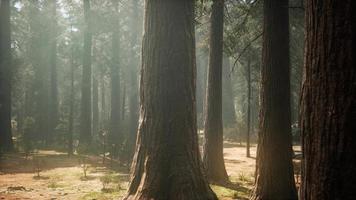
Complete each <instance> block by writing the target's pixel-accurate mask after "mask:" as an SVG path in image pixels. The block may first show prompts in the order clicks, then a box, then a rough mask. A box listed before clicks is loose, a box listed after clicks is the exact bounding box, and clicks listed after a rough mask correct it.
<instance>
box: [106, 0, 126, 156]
mask: <svg viewBox="0 0 356 200" xmlns="http://www.w3.org/2000/svg"><path fill="white" fill-rule="evenodd" d="M116 3H117V2H116ZM114 6H115V7H116V10H117V9H118V8H117V7H118V5H117V4H115V5H114ZM114 23H115V26H114V30H113V33H112V66H111V73H110V76H111V112H110V113H111V115H110V134H109V142H110V145H114V147H112V148H114V149H115V155H114V156H117V155H116V153H118V152H117V151H116V150H118V149H119V146H120V145H121V144H122V139H123V137H122V135H121V134H122V132H121V130H120V127H121V120H120V115H121V112H120V107H121V104H120V102H121V99H120V89H121V87H120V59H119V25H118V23H119V22H118V20H117V19H114Z"/></svg>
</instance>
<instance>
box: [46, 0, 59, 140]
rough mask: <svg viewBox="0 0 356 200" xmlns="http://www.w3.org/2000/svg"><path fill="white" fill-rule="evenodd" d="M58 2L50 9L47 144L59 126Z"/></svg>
mask: <svg viewBox="0 0 356 200" xmlns="http://www.w3.org/2000/svg"><path fill="white" fill-rule="evenodd" d="M56 3H57V1H56V0H53V1H51V3H50V9H51V13H52V19H51V25H52V27H51V30H50V31H51V33H50V38H49V40H50V41H49V45H50V47H49V48H50V61H49V64H50V85H51V86H50V97H49V121H50V124H49V132H48V135H47V141H46V142H47V144H50V143H51V142H53V136H54V133H55V129H56V127H57V124H58V120H59V114H58V87H57V32H56V29H57V20H56V15H57V14H56V12H57V11H56V9H57V6H56Z"/></svg>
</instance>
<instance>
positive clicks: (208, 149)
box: [203, 0, 228, 182]
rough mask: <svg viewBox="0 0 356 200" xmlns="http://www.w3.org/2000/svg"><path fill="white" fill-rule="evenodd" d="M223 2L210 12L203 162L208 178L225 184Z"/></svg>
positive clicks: (217, 0)
mask: <svg viewBox="0 0 356 200" xmlns="http://www.w3.org/2000/svg"><path fill="white" fill-rule="evenodd" d="M223 24H224V0H214V1H213V5H212V13H211V27H210V46H209V47H210V52H209V68H208V83H207V84H208V85H207V92H206V104H205V106H206V108H205V110H206V116H205V122H204V134H205V142H204V155H203V163H204V167H205V170H206V172H207V175H208V178H209V179H210V180H211V181H213V182H226V181H228V176H227V173H226V169H225V163H224V155H223V123H222V103H221V102H222V56H223Z"/></svg>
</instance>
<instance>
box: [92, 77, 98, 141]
mask: <svg viewBox="0 0 356 200" xmlns="http://www.w3.org/2000/svg"><path fill="white" fill-rule="evenodd" d="M92 106H93V132H92V134H93V137H98V134H99V84H98V79H97V78H96V77H95V76H93V105H92Z"/></svg>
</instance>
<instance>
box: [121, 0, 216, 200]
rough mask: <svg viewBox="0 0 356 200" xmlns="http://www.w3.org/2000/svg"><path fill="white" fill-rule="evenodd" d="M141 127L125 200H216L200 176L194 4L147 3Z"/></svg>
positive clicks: (185, 1) (160, 0)
mask: <svg viewBox="0 0 356 200" xmlns="http://www.w3.org/2000/svg"><path fill="white" fill-rule="evenodd" d="M145 8H146V10H145V27H144V39H143V50H142V52H143V55H142V68H141V81H140V84H141V85H140V95H141V96H140V98H141V102H140V104H141V110H140V122H139V130H138V138H137V145H136V152H135V157H134V161H133V166H132V173H133V174H132V178H131V182H130V186H129V190H128V195H127V197H126V199H130V200H131V199H135V200H136V199H155V200H166V199H170V200H184V199H185V200H197V199H201V200H209V199H217V198H216V196H215V194H214V193H213V192H212V190H211V189H210V187H209V184H208V183H207V181H206V179H205V177H204V176H203V173H202V164H201V160H200V155H199V148H198V140H197V130H196V107H195V76H196V69H195V39H194V1H191V0H179V1H177V0H146V6H145Z"/></svg>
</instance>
